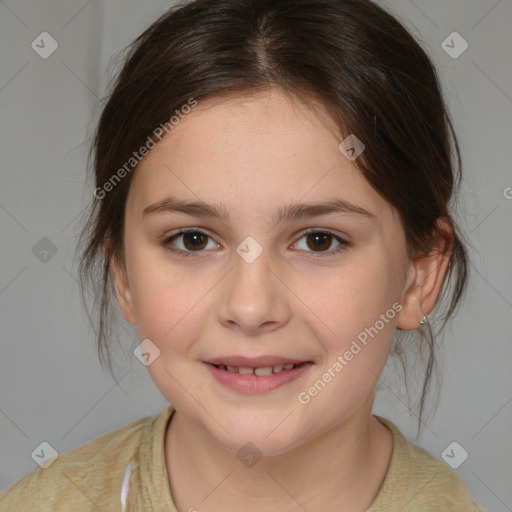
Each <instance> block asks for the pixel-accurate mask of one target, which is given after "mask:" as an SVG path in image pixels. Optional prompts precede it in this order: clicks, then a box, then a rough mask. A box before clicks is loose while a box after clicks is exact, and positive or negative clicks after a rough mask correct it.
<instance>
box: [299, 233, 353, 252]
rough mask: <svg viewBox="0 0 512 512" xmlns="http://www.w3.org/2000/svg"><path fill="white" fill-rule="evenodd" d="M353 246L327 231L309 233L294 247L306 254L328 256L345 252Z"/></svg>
mask: <svg viewBox="0 0 512 512" xmlns="http://www.w3.org/2000/svg"><path fill="white" fill-rule="evenodd" d="M351 246H352V244H351V243H350V242H348V241H347V240H344V239H343V238H341V237H340V236H338V235H335V234H334V233H331V232H330V231H326V230H311V231H307V232H306V233H304V234H303V235H302V237H301V238H300V239H299V240H298V241H297V242H295V244H294V247H295V248H297V249H299V250H301V251H306V252H317V253H326V254H321V255H322V256H324V255H325V256H327V255H330V254H336V253H338V252H341V251H344V250H345V249H346V248H347V247H351Z"/></svg>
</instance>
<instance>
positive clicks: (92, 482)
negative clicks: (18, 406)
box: [0, 410, 167, 512]
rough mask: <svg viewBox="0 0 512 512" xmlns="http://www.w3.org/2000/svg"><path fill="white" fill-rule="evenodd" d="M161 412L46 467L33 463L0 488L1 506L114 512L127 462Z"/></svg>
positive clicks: (8, 510) (3, 511) (6, 509)
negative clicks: (22, 474) (29, 467)
mask: <svg viewBox="0 0 512 512" xmlns="http://www.w3.org/2000/svg"><path fill="white" fill-rule="evenodd" d="M166 413H167V410H166V411H164V412H162V413H161V414H160V415H159V416H157V417H156V418H155V417H151V416H148V417H145V418H142V419H140V420H137V421H135V422H133V423H130V424H129V425H125V426H124V427H121V428H118V429H116V430H113V431H111V432H108V433H106V434H103V435H101V436H98V437H96V438H94V439H92V440H91V441H89V442H87V443H85V444H82V445H80V446H78V447H76V448H74V449H72V450H70V451H67V452H64V453H61V454H59V455H58V457H57V459H56V460H55V461H54V462H53V463H52V464H51V465H50V466H49V467H48V468H46V469H42V468H40V467H38V468H37V469H36V470H35V471H33V472H32V473H29V474H28V475H26V476H24V477H23V478H21V479H20V480H18V481H17V482H16V483H14V484H13V485H11V486H10V487H8V488H7V489H6V490H5V491H4V492H2V494H0V512H15V511H18V510H32V511H34V512H36V511H37V512H46V511H52V512H60V511H66V512H74V511H77V512H78V511H80V512H86V511H89V510H91V511H92V510H94V511H97V510H102V511H103V512H108V511H110V510H112V511H115V512H118V511H119V509H120V489H121V483H122V480H123V478H124V472H125V469H126V466H127V465H128V463H129V462H130V460H131V459H133V458H134V457H136V456H137V453H138V450H139V447H140V445H141V443H142V442H143V441H144V438H145V437H147V433H148V432H150V431H151V430H152V428H153V427H154V424H155V422H156V421H157V419H158V418H161V417H162V416H164V415H165V414H166Z"/></svg>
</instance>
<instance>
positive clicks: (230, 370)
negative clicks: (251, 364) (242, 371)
mask: <svg viewBox="0 0 512 512" xmlns="http://www.w3.org/2000/svg"><path fill="white" fill-rule="evenodd" d="M226 369H227V371H228V372H231V373H238V368H237V367H236V366H226Z"/></svg>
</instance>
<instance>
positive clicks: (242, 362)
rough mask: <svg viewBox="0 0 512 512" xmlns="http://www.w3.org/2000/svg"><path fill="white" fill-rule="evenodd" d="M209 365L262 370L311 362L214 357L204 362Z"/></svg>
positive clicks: (265, 357) (272, 358)
mask: <svg viewBox="0 0 512 512" xmlns="http://www.w3.org/2000/svg"><path fill="white" fill-rule="evenodd" d="M204 362H205V363H209V364H217V365H220V364H223V365H224V366H238V367H246V368H264V367H266V366H276V365H279V364H282V365H283V366H284V365H285V364H300V363H306V362H311V361H308V360H307V359H288V358H286V357H278V356H259V357H244V356H226V357H215V358H213V359H208V360H207V361H204Z"/></svg>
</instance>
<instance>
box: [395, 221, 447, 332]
mask: <svg viewBox="0 0 512 512" xmlns="http://www.w3.org/2000/svg"><path fill="white" fill-rule="evenodd" d="M439 222H440V223H441V221H439ZM451 233H453V231H452V230H451V227H450V226H449V225H448V224H446V223H445V222H444V221H443V223H442V229H440V230H439V231H436V233H435V237H436V238H435V241H434V244H433V246H432V247H431V250H430V252H429V253H428V254H427V255H425V256H422V257H420V258H418V259H416V260H415V261H414V262H411V268H410V278H409V279H408V281H407V285H406V289H405V292H404V297H403V300H402V310H401V311H400V314H399V316H398V322H397V327H398V328H400V329H405V330H413V329H418V327H420V322H421V319H422V318H423V317H424V316H425V315H427V314H428V313H430V312H431V311H432V309H433V308H434V306H435V303H436V301H437V299H438V297H439V294H440V292H441V289H442V286H443V282H444V279H445V276H446V272H447V270H448V265H449V263H450V256H451V238H450V234H451Z"/></svg>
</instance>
